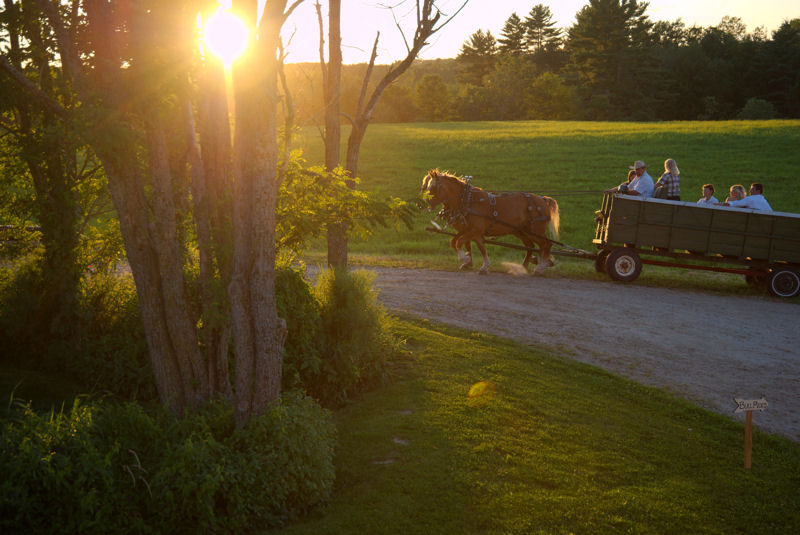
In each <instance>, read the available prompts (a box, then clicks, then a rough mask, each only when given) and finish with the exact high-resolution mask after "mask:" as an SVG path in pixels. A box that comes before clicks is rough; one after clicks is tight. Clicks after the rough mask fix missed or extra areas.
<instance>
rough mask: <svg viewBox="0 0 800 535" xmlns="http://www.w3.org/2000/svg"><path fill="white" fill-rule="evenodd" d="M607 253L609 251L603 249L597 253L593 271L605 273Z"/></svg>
mask: <svg viewBox="0 0 800 535" xmlns="http://www.w3.org/2000/svg"><path fill="white" fill-rule="evenodd" d="M608 253H609V251H607V250H605V249H603V250H602V251H600V252H599V253H597V256H596V257H595V259H594V269H595V271H597V272H599V273H605V272H606V258H608Z"/></svg>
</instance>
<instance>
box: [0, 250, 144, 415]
mask: <svg viewBox="0 0 800 535" xmlns="http://www.w3.org/2000/svg"><path fill="white" fill-rule="evenodd" d="M40 265H41V263H40V259H39V258H38V256H36V255H32V256H30V257H27V258H25V259H18V261H17V262H16V264H15V266H14V268H13V269H5V270H3V272H2V273H3V275H2V277H1V278H0V347H3V350H4V351H3V354H4V359H7V360H8V361H9V362H13V363H15V364H16V365H19V366H25V367H28V368H36V369H39V370H46V371H51V372H56V373H59V374H64V375H66V376H69V377H71V378H74V379H76V380H78V381H79V382H81V383H82V384H83V385H85V389H86V390H87V391H101V392H105V393H111V394H113V395H115V396H118V397H121V398H123V399H140V400H153V399H155V398H156V389H155V383H154V380H153V373H152V369H151V367H150V359H149V356H148V353H147V344H146V342H145V337H144V331H143V328H142V324H141V320H140V316H139V305H138V300H137V297H136V289H135V287H134V284H133V280H132V278H131V277H130V276H119V275H116V274H113V273H106V272H100V273H95V274H87V275H86V276H85V277H84V279H83V280H82V282H81V288H80V295H79V296H78V299H77V308H78V310H77V311H76V316H75V317H76V320H75V321H73V322H72V323H71V324H70V332H69V333H61V334H60V333H54V332H49V331H48V329H47V325H48V323H49V322H48V321H47V319H46V317H45V316H43V315H42V313H41V310H42V308H43V307H42V304H41V303H40V298H39V296H41V295H42V294H43V290H42V288H43V285H44V282H43V280H42V270H41V268H40Z"/></svg>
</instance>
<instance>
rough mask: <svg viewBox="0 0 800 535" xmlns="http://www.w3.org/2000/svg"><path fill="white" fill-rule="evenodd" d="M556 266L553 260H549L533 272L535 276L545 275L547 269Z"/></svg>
mask: <svg viewBox="0 0 800 535" xmlns="http://www.w3.org/2000/svg"><path fill="white" fill-rule="evenodd" d="M554 265H555V264H554V263H553V261H552V260H548V261H547V262H542V263H541V264H540V265H539V266H538V267H537V268H536V269H534V270H533V273H534V275H541V274H542V273H544V270H545V269H547V268H549V267H552V266H554Z"/></svg>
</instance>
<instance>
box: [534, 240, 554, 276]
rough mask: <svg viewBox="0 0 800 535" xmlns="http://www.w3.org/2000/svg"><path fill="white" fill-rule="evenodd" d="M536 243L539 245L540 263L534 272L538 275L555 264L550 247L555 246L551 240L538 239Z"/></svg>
mask: <svg viewBox="0 0 800 535" xmlns="http://www.w3.org/2000/svg"><path fill="white" fill-rule="evenodd" d="M543 230H544V229H543ZM536 244H537V245H538V246H539V265H538V266H537V267H536V269H535V270H534V273H535V274H537V275H538V274H541V273H542V272H543V271H544V270H545V269H547V268H549V267H551V266H554V265H555V264H554V262H553V257H552V256H551V255H550V248H551V247H552V246H553V244H552V243H551V242H550V240H545V239H538V240H536Z"/></svg>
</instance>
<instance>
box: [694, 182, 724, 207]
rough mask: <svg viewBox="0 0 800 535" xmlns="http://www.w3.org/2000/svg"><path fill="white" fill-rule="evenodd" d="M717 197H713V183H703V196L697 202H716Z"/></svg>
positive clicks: (717, 201)
mask: <svg viewBox="0 0 800 535" xmlns="http://www.w3.org/2000/svg"><path fill="white" fill-rule="evenodd" d="M717 203H719V199H717V198H716V197H714V184H703V196H702V197H701V198H700V200H699V201H697V204H717Z"/></svg>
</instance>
